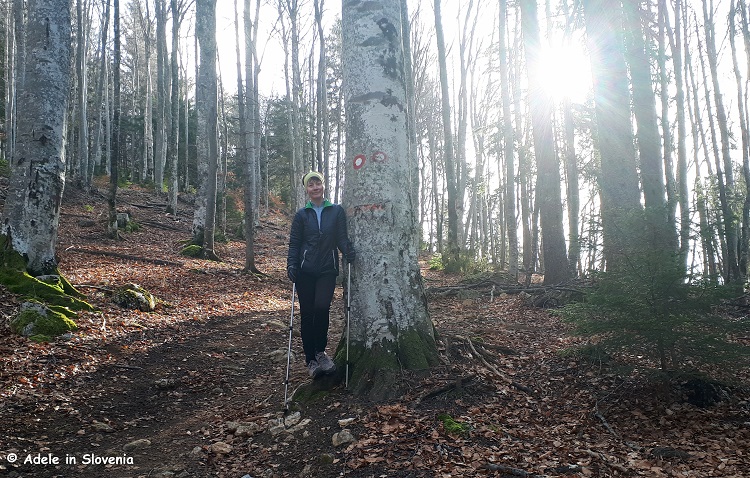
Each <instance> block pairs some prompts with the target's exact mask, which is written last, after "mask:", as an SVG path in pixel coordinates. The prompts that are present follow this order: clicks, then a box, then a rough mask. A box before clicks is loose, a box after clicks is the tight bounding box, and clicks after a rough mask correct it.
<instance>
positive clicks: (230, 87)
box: [216, 0, 591, 102]
mask: <svg viewBox="0 0 750 478" xmlns="http://www.w3.org/2000/svg"><path fill="white" fill-rule="evenodd" d="M236 1H237V2H238V8H239V10H240V11H239V16H240V22H242V10H243V5H244V1H243V0H236ZM251 3H252V4H253V6H252V8H253V9H254V8H255V7H254V4H255V0H251ZM272 3H275V2H271V1H265V0H264V1H262V2H261V10H260V18H261V23H260V28H261V31H260V33H259V35H258V40H259V49H260V54H261V58H262V59H261V72H260V83H261V84H260V88H261V94H263V95H271V94H274V93H275V94H284V91H285V86H284V51H283V48H282V45H281V35H280V33H278V32H274V31H273V30H274V29H275V28H279V24H278V21H277V17H278V12H277V10H276V7H275V6H274V5H272ZM303 3H304V4H305V6H304V8H307V9H309V10H310V12H309V13H306V14H305V16H307V20H305V22H303V23H302V31H301V35H306V37H303V39H302V43H303V45H304V46H303V47H302V48H301V51H300V61H305V58H306V56H307V55H308V54H309V43H310V35H312V33H311V27H312V8H313V7H312V1H308V2H303ZM466 4H467V2H455V1H445V0H444V1H443V6H442V14H443V28H444V30H445V36H446V43H447V46H448V48H449V49H450V52H456V51H457V48H458V46H457V45H455V44H454V42H455V40H453V39H454V38H456V37H457V35H458V31H459V25H460V24H462V23H463V15H461V16H459V10H458V9H459V7H464V8H465V6H466ZM477 4H479V5H480V6H481V8H483V12H486V14H483V15H480V17H479V18H480V24H479V25H478V27H477V33H476V35H477V37H484V40H483V41H484V44H485V45H487V44H488V43H489V41H490V39H494V38H493V37H494V35H495V33H494V29H495V28H496V23H495V17H496V15H497V5H496V2H488V1H487V0H478V1H475V8H476V5H477ZM417 7H420V8H421V11H422V15H421V19H422V21H423V22H425V23H426V29H425V30H426V31H427V32H433V31H434V23H433V22H434V13H433V0H412V1H411V2H410V8H411V9H412V10H414V9H416V8H417ZM253 13H254V11H253ZM541 14H543V12H541V11H540V20H543V17H542V16H541ZM340 15H341V1H340V0H326V1H325V3H324V12H323V18H324V22H326V23H329V24H330V22H332V21H333V20H334V19H335V18H337V17H339V16H340ZM216 16H217V42H218V45H219V55H220V62H221V65H220V67H221V71H222V76H223V79H224V84H225V89H226V90H227V91H236V86H235V85H236V80H235V79H236V76H237V71H236V57H235V27H234V0H219V1H218V2H217V15H216ZM287 27H288V25H287ZM242 36H243V32H242V26H240V37H242ZM557 40H558V39H556V41H554V43H555V44H554V45H553V46H552V47H550V48H549V49H547V54H546V55H545V57H546V59H547V61H546V65H547V67H546V68H545V69H544V71H545V73H544V79H543V81H544V84H545V86H546V87H547V88H548V89H549V90H550V93H551V94H552V95H553V96H554V97H555V99H556V100H561V99H562V98H563V96H564V95H565V94H566V93H567V94H570V95H571V97H572V99H573V101H574V102H582V101H584V99H585V96H586V93H587V92H588V88H589V87H590V82H591V80H590V79H591V76H590V69H589V64H588V58H587V57H586V54H585V52H584V50H583V49H582V48H581V47H580V46H578V45H573V46H568V47H566V46H564V45H562V41H557ZM431 41H432V42H433V43H434V35H433V36H432V38H431ZM432 47H433V48H434V45H432ZM240 48H241V51H243V53H242V61H243V64H244V45H242V44H241V45H240ZM449 54H450V53H449ZM453 56H454V57H456V58H455V59H453V60H452V59H449V62H451V61H452V62H453V63H454V64H456V63H457V54H455V55H453ZM243 75H244V73H243Z"/></svg>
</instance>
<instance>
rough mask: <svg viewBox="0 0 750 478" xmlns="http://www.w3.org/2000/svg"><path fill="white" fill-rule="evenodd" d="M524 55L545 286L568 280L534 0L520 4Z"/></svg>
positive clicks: (556, 165) (549, 104)
mask: <svg viewBox="0 0 750 478" xmlns="http://www.w3.org/2000/svg"><path fill="white" fill-rule="evenodd" d="M521 19H522V27H523V35H524V51H525V53H526V65H527V71H528V81H529V104H530V107H531V122H532V136H533V139H534V154H535V157H536V163H537V177H538V183H537V185H538V186H537V195H536V198H537V201H538V202H539V214H540V220H541V226H542V250H543V255H544V283H545V284H558V283H560V282H563V281H565V280H566V279H568V278H570V271H569V270H568V256H567V251H566V249H565V234H564V233H563V214H562V200H561V191H560V163H559V160H558V158H557V155H556V154H555V143H554V135H553V130H552V117H553V112H552V105H553V101H552V98H550V97H549V95H548V94H546V93H545V90H544V87H543V86H542V84H541V80H542V72H541V68H540V66H541V64H540V63H541V58H540V57H541V41H540V39H539V20H538V12H537V3H536V0H528V1H525V2H522V3H521Z"/></svg>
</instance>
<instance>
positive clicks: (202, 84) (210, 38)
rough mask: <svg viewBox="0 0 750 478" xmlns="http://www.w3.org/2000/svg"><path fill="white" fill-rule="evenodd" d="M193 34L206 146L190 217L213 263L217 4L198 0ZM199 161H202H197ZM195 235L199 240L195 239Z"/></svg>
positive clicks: (202, 139) (200, 134)
mask: <svg viewBox="0 0 750 478" xmlns="http://www.w3.org/2000/svg"><path fill="white" fill-rule="evenodd" d="M195 7H196V19H197V22H196V27H195V32H196V36H197V37H198V42H199V44H200V67H199V69H198V75H199V76H198V82H197V85H196V87H197V90H199V93H198V95H197V103H196V107H197V108H198V110H199V112H201V113H202V114H200V115H199V116H198V122H199V123H198V142H199V143H202V142H205V144H206V148H205V150H204V152H205V154H206V156H205V158H203V159H202V161H204V162H205V164H206V165H205V170H204V171H205V172H204V174H202V177H201V178H200V181H201V184H200V185H199V189H198V195H199V196H200V197H202V200H201V202H200V207H198V208H196V210H195V214H194V216H193V235H194V236H193V237H194V239H202V242H201V243H202V245H203V253H204V255H205V257H207V258H211V259H216V258H217V257H216V255H215V253H214V231H215V226H216V177H217V170H218V162H219V125H218V107H219V106H218V94H219V93H218V82H217V79H216V78H217V77H216V0H198V1H196V4H195ZM199 161H201V159H200V158H199ZM196 234H197V235H198V237H196Z"/></svg>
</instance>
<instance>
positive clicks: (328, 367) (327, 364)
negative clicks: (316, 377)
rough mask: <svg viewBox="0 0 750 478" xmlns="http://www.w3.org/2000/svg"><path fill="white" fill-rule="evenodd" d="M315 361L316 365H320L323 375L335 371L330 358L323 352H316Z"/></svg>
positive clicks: (334, 365)
mask: <svg viewBox="0 0 750 478" xmlns="http://www.w3.org/2000/svg"><path fill="white" fill-rule="evenodd" d="M315 359H316V360H317V361H318V365H320V368H321V369H322V370H323V373H333V372H335V371H336V364H335V363H333V360H331V357H329V356H328V354H326V353H325V352H318V353H317V355H315Z"/></svg>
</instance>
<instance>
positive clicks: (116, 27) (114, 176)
mask: <svg viewBox="0 0 750 478" xmlns="http://www.w3.org/2000/svg"><path fill="white" fill-rule="evenodd" d="M113 5H114V16H113V18H112V26H113V30H112V31H113V36H114V43H115V46H114V61H113V65H112V72H113V81H112V87H113V88H114V93H113V97H112V107H113V115H112V136H111V141H112V145H111V146H110V150H111V151H112V159H111V162H112V164H111V165H110V176H109V198H108V199H109V201H108V203H109V220H108V221H107V234H108V235H109V236H110V237H112V238H118V237H119V235H120V234H119V232H118V229H117V185H118V184H117V183H118V182H119V179H120V178H119V176H118V174H119V168H120V155H121V150H120V146H121V143H120V94H121V92H120V63H121V51H120V0H114V4H113Z"/></svg>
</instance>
